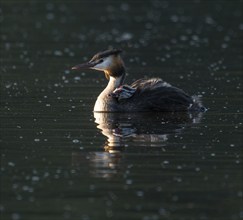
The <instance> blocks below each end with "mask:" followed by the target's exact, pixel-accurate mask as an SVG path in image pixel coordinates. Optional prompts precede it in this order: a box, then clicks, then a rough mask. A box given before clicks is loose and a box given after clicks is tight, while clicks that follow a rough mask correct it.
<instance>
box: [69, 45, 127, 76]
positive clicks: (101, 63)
mask: <svg viewBox="0 0 243 220" xmlns="http://www.w3.org/2000/svg"><path fill="white" fill-rule="evenodd" d="M121 52H122V50H120V49H111V50H106V51H103V52H99V53H97V54H95V55H94V56H93V57H92V59H91V60H90V61H89V62H87V63H83V64H78V65H76V66H74V67H72V70H78V69H84V68H88V69H94V70H98V71H103V72H105V76H106V78H107V79H109V77H110V76H112V77H114V78H116V77H120V76H122V75H123V74H124V73H125V66H124V63H123V60H122V58H121V56H120V53H121Z"/></svg>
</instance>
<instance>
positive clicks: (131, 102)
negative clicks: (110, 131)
mask: <svg viewBox="0 0 243 220" xmlns="http://www.w3.org/2000/svg"><path fill="white" fill-rule="evenodd" d="M120 53H121V50H117V49H113V50H107V51H104V52H100V53H97V54H96V55H95V56H94V57H93V58H92V59H91V60H90V61H89V62H87V63H84V64H79V65H76V66H74V67H73V68H72V69H80V68H90V69H95V70H99V71H104V72H105V75H106V77H107V79H109V83H108V85H107V87H106V88H105V89H104V91H103V92H102V93H101V94H100V95H99V97H98V98H97V100H96V103H95V107H94V111H96V112H148V111H167V112H174V111H205V108H204V107H203V106H202V105H201V103H200V101H199V99H198V97H191V96H189V95H187V94H186V93H185V92H184V91H183V90H181V89H178V88H176V87H173V86H171V85H170V84H168V83H166V82H163V81H162V80H161V79H159V78H152V79H148V80H145V79H140V80H137V81H136V82H134V83H133V84H132V85H131V86H128V85H124V84H123V83H124V79H125V73H126V71H125V66H124V63H123V60H122V58H121V56H120Z"/></svg>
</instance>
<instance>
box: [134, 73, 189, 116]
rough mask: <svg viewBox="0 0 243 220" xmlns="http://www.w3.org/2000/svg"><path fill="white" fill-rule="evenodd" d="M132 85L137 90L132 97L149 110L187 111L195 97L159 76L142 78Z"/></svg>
mask: <svg viewBox="0 0 243 220" xmlns="http://www.w3.org/2000/svg"><path fill="white" fill-rule="evenodd" d="M131 87H133V88H136V92H135V94H134V95H133V97H132V98H131V99H132V100H133V102H136V103H137V105H140V106H141V107H142V106H147V108H149V110H157V111H175V110H176V111H185V110H187V109H188V108H190V106H191V105H192V104H193V99H192V98H191V97H190V96H189V95H187V94H186V93H185V92H184V91H183V90H181V89H179V88H176V87H174V86H171V85H170V84H169V83H166V82H164V81H162V80H161V79H159V78H152V79H148V80H146V79H140V80H137V81H136V82H134V83H133V84H132V85H131Z"/></svg>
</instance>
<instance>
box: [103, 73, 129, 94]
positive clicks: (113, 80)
mask: <svg viewBox="0 0 243 220" xmlns="http://www.w3.org/2000/svg"><path fill="white" fill-rule="evenodd" d="M109 78H110V79H109V83H108V85H107V86H106V88H105V90H106V91H114V90H115V89H116V88H118V87H120V86H121V85H123V83H124V81H125V73H124V74H122V75H121V76H119V77H113V76H110V77H109Z"/></svg>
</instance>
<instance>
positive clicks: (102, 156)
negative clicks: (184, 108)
mask: <svg viewBox="0 0 243 220" xmlns="http://www.w3.org/2000/svg"><path fill="white" fill-rule="evenodd" d="M201 117H202V113H197V114H190V113H186V112H183V113H156V114H155V113H139V114H135V113H98V112H95V113H94V118H95V122H96V123H97V128H98V129H100V130H101V132H102V134H103V135H104V136H105V137H106V138H107V140H106V143H105V144H104V146H103V148H104V152H91V153H89V156H88V160H89V162H90V166H91V169H90V172H91V173H92V175H93V176H95V177H103V178H110V177H112V176H114V175H116V174H117V173H118V172H119V170H121V169H122V167H123V166H122V161H124V160H125V158H124V157H126V154H124V153H123V152H124V151H125V150H126V148H127V147H129V145H133V146H131V147H133V148H134V145H136V148H137V147H150V148H151V147H156V148H157V149H158V148H159V147H160V148H161V147H163V146H166V145H167V144H168V141H169V138H170V136H172V135H175V134H181V133H182V132H183V130H184V129H185V128H188V127H190V125H193V124H196V123H199V122H200V120H201Z"/></svg>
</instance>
